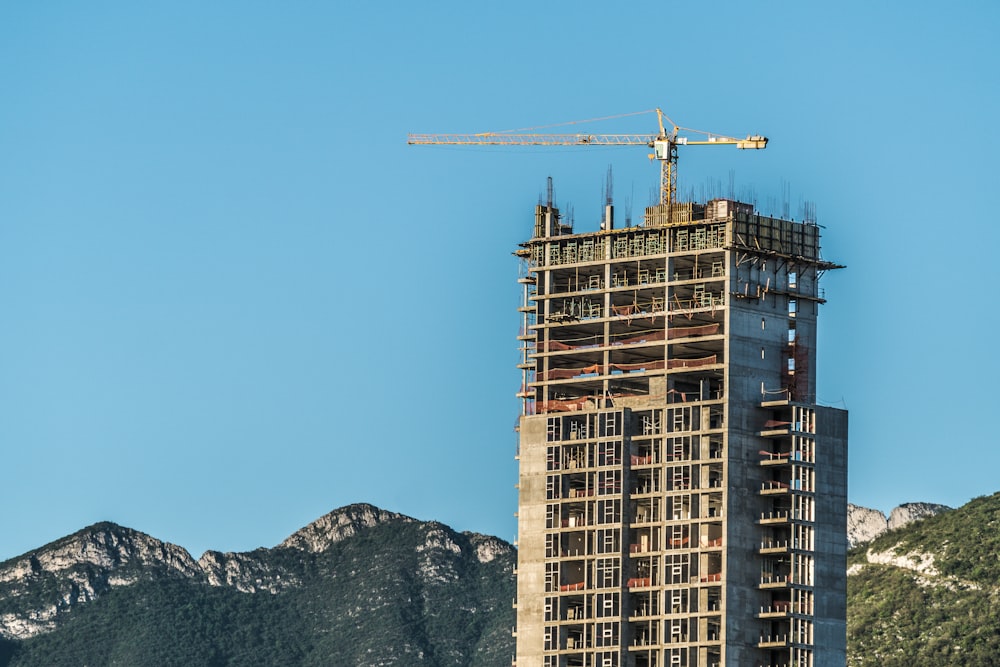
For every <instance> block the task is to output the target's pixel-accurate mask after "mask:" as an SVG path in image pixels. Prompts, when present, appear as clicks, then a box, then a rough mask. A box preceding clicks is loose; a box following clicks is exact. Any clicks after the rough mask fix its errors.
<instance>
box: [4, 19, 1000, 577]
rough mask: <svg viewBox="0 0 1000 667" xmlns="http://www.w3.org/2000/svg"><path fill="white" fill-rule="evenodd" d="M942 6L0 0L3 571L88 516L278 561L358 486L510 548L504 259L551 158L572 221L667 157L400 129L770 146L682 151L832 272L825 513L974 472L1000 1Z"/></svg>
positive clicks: (695, 181) (991, 217)
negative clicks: (840, 444)
mask: <svg viewBox="0 0 1000 667" xmlns="http://www.w3.org/2000/svg"><path fill="white" fill-rule="evenodd" d="M953 4H954V6H949V7H945V5H942V4H941V3H930V2H913V3H868V2H846V3H823V5H822V6H819V5H818V4H817V3H792V2H755V3H737V2H732V3H713V2H707V3H705V2H688V3H670V2H656V3H653V2H637V3H619V4H618V5H616V4H615V3H608V2H600V3H597V2H572V3H570V2H565V3H559V2H553V3H534V2H532V3H527V2H507V3H502V4H496V3H493V4H476V3H471V4H470V3H468V2H433V3H403V2H398V3H348V2H339V3H338V2H282V3H278V2H212V3H206V2H187V1H182V0H174V1H171V2H143V3H135V2H123V1H118V2H100V1H97V2H87V3H82V2H57V1H54V2H45V3H41V2H31V3H4V4H2V5H0V480H2V483H0V560H2V559H5V558H9V557H12V556H15V555H18V554H20V553H23V552H24V551H27V550H29V549H31V548H34V547H37V546H40V545H42V544H44V543H46V542H48V541H50V540H53V539H56V538H58V537H61V536H63V535H65V534H67V533H70V532H72V531H75V530H77V529H79V528H82V527H84V526H86V525H88V524H90V523H93V522H96V521H100V520H111V521H115V522H118V523H121V524H124V525H127V526H130V527H133V528H136V529H139V530H143V531H145V532H148V533H151V534H153V535H155V536H157V537H159V538H162V539H165V540H169V541H172V542H175V543H177V544H180V545H182V546H184V547H186V548H188V549H189V550H190V551H192V552H193V553H194V555H195V556H198V555H199V554H200V553H201V552H202V551H203V550H205V549H209V548H212V549H220V550H246V549H252V548H255V547H258V546H271V545H274V544H276V543H277V542H279V541H280V540H281V539H283V538H284V537H285V536H286V535H288V534H290V533H291V532H293V531H294V530H296V529H297V528H299V527H300V526H303V525H305V524H306V523H308V522H310V521H311V520H313V519H315V518H317V517H319V516H320V515H322V514H324V513H326V512H328V511H330V510H332V509H334V508H336V507H339V506H341V505H346V504H349V503H352V502H362V501H364V502H371V503H374V504H377V505H379V506H382V507H385V508H387V509H390V510H394V511H399V512H403V513H406V514H410V515H413V516H416V517H418V518H421V519H436V520H440V521H443V522H445V523H448V524H450V525H452V526H454V527H456V528H458V529H462V530H476V531H480V532H485V533H491V534H496V535H499V536H500V537H503V538H506V539H512V538H513V537H514V534H515V520H514V518H513V512H514V511H515V510H516V495H515V493H516V492H515V489H514V484H515V483H516V466H515V463H514V461H513V459H512V457H513V454H514V444H515V439H514V433H513V426H514V423H515V419H516V416H517V410H518V406H517V402H516V400H515V398H514V392H515V391H516V389H517V386H518V384H519V377H518V374H517V371H516V369H515V368H514V365H515V363H516V362H517V352H516V342H515V339H514V337H515V335H516V332H517V326H518V322H517V313H516V311H515V308H516V306H517V301H518V292H517V288H516V284H515V279H516V276H517V266H516V263H515V261H514V260H513V258H512V257H511V255H510V253H511V251H512V250H513V249H514V248H515V246H516V244H517V242H518V241H520V240H523V239H524V238H526V237H527V236H528V235H529V234H530V230H531V221H532V211H533V206H534V204H535V203H536V201H537V199H538V196H539V194H540V192H541V191H542V190H543V188H544V185H545V178H546V177H547V176H549V175H552V176H553V177H554V178H555V183H556V193H557V199H558V201H559V203H560V204H562V205H563V206H564V207H565V206H566V205H572V206H573V208H574V210H575V219H576V223H577V228H578V229H581V230H587V229H592V228H594V227H595V226H596V221H597V218H598V215H599V206H600V196H601V186H602V183H603V181H604V177H605V173H606V171H607V168H608V166H609V165H613V167H614V171H615V192H616V198H617V203H618V205H619V210H621V209H622V208H624V207H625V205H626V204H627V203H628V201H629V200H631V203H632V208H633V212H634V215H635V217H636V218H638V217H639V215H640V214H641V211H642V209H643V207H644V206H645V205H646V204H647V203H648V201H649V197H650V191H651V190H652V189H653V188H654V187H655V184H656V178H657V171H656V168H655V167H654V166H652V165H650V164H649V162H648V160H647V159H646V150H645V149H642V148H634V149H628V148H626V149H601V148H591V149H525V150H517V149H456V148H437V147H409V146H407V145H406V133H407V132H408V131H414V132H449V131H459V132H461V131H469V132H475V131H485V130H502V129H510V128H521V127H528V126H538V125H545V124H549V123H555V122H560V121H568V120H575V119H584V118H592V117H597V116H606V115H612V114H618V113H625V112H630V111H638V110H642V109H651V108H653V107H656V106H661V107H663V108H664V110H665V111H666V112H667V113H668V114H669V115H670V116H671V117H672V118H673V119H674V120H675V121H677V122H678V123H679V124H681V125H684V126H687V127H695V128H699V129H707V130H713V131H716V132H721V133H729V134H737V135H739V134H745V133H749V132H759V133H762V134H766V135H767V136H768V137H770V139H771V144H770V145H769V146H768V148H767V150H766V151H747V152H738V151H736V150H728V149H704V150H701V149H694V148H689V149H682V155H681V158H680V184H681V190H682V191H684V190H685V189H687V190H689V191H690V190H694V191H695V192H697V193H700V192H709V191H711V190H712V188H713V185H712V184H719V183H725V184H728V180H729V174H730V171H732V172H733V173H734V177H735V182H736V186H737V190H738V191H747V192H749V191H751V190H752V191H753V193H755V197H756V198H757V200H758V204H759V206H760V207H761V208H764V209H768V208H769V207H771V208H772V209H773V207H774V206H775V205H777V206H778V207H779V208H780V205H781V202H782V200H783V199H786V198H787V199H789V201H790V205H791V212H792V214H793V215H797V211H798V206H799V203H800V202H801V201H803V200H808V201H811V202H815V204H816V206H817V211H818V219H819V222H820V224H822V225H824V226H825V228H826V229H825V237H824V246H823V250H824V254H825V256H826V258H827V259H831V260H834V261H837V262H841V263H844V264H847V265H848V267H849V268H848V269H846V270H844V271H839V272H833V273H830V274H828V275H827V276H826V277H825V279H824V284H825V288H826V294H827V297H828V299H829V304H828V305H826V306H824V309H823V311H822V314H821V323H822V324H821V350H820V354H819V356H820V369H819V387H820V389H819V397H820V399H821V400H822V401H825V402H826V403H828V404H832V405H837V406H846V407H847V408H849V409H850V411H851V416H850V419H851V474H850V498H851V500H852V501H853V502H855V503H859V504H862V505H867V506H872V507H877V508H880V509H883V510H888V509H891V508H892V507H893V506H895V505H896V504H898V503H901V502H906V501H914V500H925V501H933V502H941V503H946V504H950V505H959V504H962V503H964V502H965V501H967V500H968V499H970V498H971V497H973V496H976V495H981V494H985V493H991V492H993V491H996V490H998V488H1000V476H998V475H997V470H1000V448H998V447H997V435H996V433H997V428H996V424H995V422H993V421H992V418H993V417H994V416H995V414H996V413H995V409H996V408H995V406H994V403H995V400H996V397H997V390H996V378H997V377H998V375H1000V369H998V355H997V352H996V348H995V345H994V341H995V340H996V329H995V324H994V323H995V319H996V317H995V316H996V310H997V308H996V306H997V296H996V293H995V291H994V289H993V282H992V280H993V279H991V278H990V276H991V275H993V276H994V277H995V273H996V271H995V268H994V267H995V265H996V260H995V258H994V254H995V253H996V252H997V248H998V247H1000V232H998V231H997V230H998V226H1000V225H998V222H997V220H996V209H997V206H996V201H995V199H994V196H995V194H996V186H995V179H996V174H997V167H996V165H997V162H998V159H1000V146H998V138H997V137H998V132H997V119H998V118H1000V101H998V91H1000V86H998V74H997V72H1000V62H998V61H1000V57H998V54H1000V49H998V48H997V45H996V35H997V34H998V32H1000V20H998V19H1000V9H998V8H1000V5H997V4H995V3H991V2H960V3H953ZM654 122H655V118H654V117H653V116H646V117H629V118H623V119H621V120H620V121H612V122H608V123H602V124H600V125H599V126H596V127H594V128H593V130H594V131H603V132H615V131H622V130H624V131H637V132H652V131H653V130H654V129H655V126H654ZM727 187H728V186H727ZM785 192H788V193H790V194H788V195H786V194H783V193H785ZM775 212H777V211H775ZM483 470H486V471H488V475H486V476H482V475H480V474H479V472H481V471H483ZM468 471H474V472H475V473H476V474H475V475H468V476H467V475H465V473H466V472H468Z"/></svg>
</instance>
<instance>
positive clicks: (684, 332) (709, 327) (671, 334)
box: [667, 324, 719, 339]
mask: <svg viewBox="0 0 1000 667" xmlns="http://www.w3.org/2000/svg"><path fill="white" fill-rule="evenodd" d="M717 333H719V325H718V324H705V325H702V326H700V327H670V328H669V329H667V337H668V338H671V339H673V338H687V337H688V336H711V335H713V334H717Z"/></svg>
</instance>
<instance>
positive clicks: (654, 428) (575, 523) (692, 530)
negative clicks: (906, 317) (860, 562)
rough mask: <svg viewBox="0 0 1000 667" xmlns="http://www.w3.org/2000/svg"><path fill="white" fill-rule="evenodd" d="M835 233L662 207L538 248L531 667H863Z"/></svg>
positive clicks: (528, 601)
mask: <svg viewBox="0 0 1000 667" xmlns="http://www.w3.org/2000/svg"><path fill="white" fill-rule="evenodd" d="M819 241H820V238H819V227H818V226H817V225H816V224H815V223H812V222H793V221H790V220H783V219H777V218H772V217H766V216H763V215H759V214H758V213H756V212H755V211H754V210H753V207H752V206H750V205H748V204H743V203H740V202H735V201H731V200H722V199H717V200H713V201H709V202H707V203H706V204H690V203H688V204H674V205H673V206H672V207H668V206H663V205H661V206H654V207H651V208H649V209H647V211H646V217H645V222H644V224H643V225H641V226H637V227H630V228H626V229H614V224H613V221H612V209H611V207H610V206H609V207H608V211H607V214H606V219H605V221H604V223H603V224H602V229H601V231H597V232H591V233H581V234H575V233H573V229H572V227H571V225H568V224H566V223H565V222H564V221H563V219H561V217H560V214H559V211H558V209H556V208H555V207H554V206H553V203H552V201H551V197H550V201H549V202H548V203H547V204H540V205H539V206H538V207H537V209H536V213H535V228H534V235H533V236H532V238H531V239H530V240H529V241H527V242H525V243H523V244H521V247H520V249H519V250H518V251H517V253H516V254H517V255H518V256H519V257H520V258H521V259H522V262H523V269H524V270H523V272H522V277H521V278H520V282H521V283H522V285H523V288H524V297H523V303H522V305H521V308H520V311H521V314H522V317H523V328H522V331H521V335H520V336H519V340H520V343H521V350H522V359H521V364H520V368H521V369H522V372H523V378H524V382H523V387H522V388H521V392H520V394H519V396H520V398H521V399H522V405H523V410H522V412H523V414H522V416H521V418H520V421H519V449H518V458H519V466H520V473H519V477H520V479H519V489H520V491H519V494H520V497H519V508H518V517H519V518H518V547H519V552H518V566H517V599H516V601H515V605H516V608H517V626H516V628H515V635H516V640H517V654H516V658H515V664H516V665H517V666H518V667H536V666H542V667H555V666H560V667H561V666H584V665H586V666H588V667H668V666H670V667H674V666H683V667H696V666H697V667H708V666H713V665H733V666H735V665H739V666H741V667H745V666H747V665H763V666H777V665H794V666H796V667H807V666H808V667H827V666H834V665H836V666H838V667H842V666H843V665H844V664H845V662H846V655H845V654H846V585H847V584H846V548H847V538H846V529H847V526H846V524H847V413H846V412H844V411H842V410H836V409H832V408H828V407H821V406H818V405H816V318H817V313H818V310H819V306H820V304H822V303H823V302H824V299H823V293H822V292H821V290H820V288H819V278H820V276H821V275H822V274H823V272H825V271H827V270H830V269H835V268H840V267H839V266H838V265H836V264H833V263H831V262H828V261H825V260H823V259H822V258H821V255H820V244H819Z"/></svg>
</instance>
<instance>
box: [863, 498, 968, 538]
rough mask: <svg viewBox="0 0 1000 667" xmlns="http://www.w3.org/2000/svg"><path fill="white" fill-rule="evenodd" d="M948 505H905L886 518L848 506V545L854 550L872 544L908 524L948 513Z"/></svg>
mask: <svg viewBox="0 0 1000 667" xmlns="http://www.w3.org/2000/svg"><path fill="white" fill-rule="evenodd" d="M950 509H951V508H950V507H948V506H947V505H938V504H935V503H903V504H902V505H900V506H899V507H896V508H895V509H893V510H892V512H890V513H889V517H888V518H886V516H885V514H882V512H880V511H879V510H873V509H869V508H868V507H861V506H860V505H852V504H851V503H848V504H847V545H848V546H849V547H850V548H852V549H853V548H854V547H856V546H858V545H859V544H863V543H865V542H871V541H872V540H874V539H875V538H876V537H878V536H879V535H881V534H882V533H884V532H886V531H888V530H895V529H897V528H902V527H903V526H905V525H906V524H908V523H911V522H913V521H916V520H917V519H922V518H924V517H928V516H933V515H935V514H940V513H941V512H947V511H948V510H950Z"/></svg>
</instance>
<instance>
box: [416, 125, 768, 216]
mask: <svg viewBox="0 0 1000 667" xmlns="http://www.w3.org/2000/svg"><path fill="white" fill-rule="evenodd" d="M653 111H654V112H655V113H656V118H657V123H658V126H659V127H658V130H659V131H658V132H657V133H656V134H629V133H619V134H581V133H577V134H552V133H547V134H537V133H532V134H524V133H517V132H482V133H478V134H412V133H411V134H409V135H408V136H407V141H406V143H408V144H410V145H415V146H427V145H450V146H646V147H648V148H652V149H653V152H652V153H651V154H650V155H649V158H650V159H651V160H653V159H655V160H657V161H659V163H660V204H661V205H664V206H666V208H667V210H668V211H669V210H670V209H671V208H672V207H673V204H674V203H675V202H676V201H677V147H678V146H736V147H737V148H739V149H762V148H765V147H766V146H767V137H764V136H761V135H759V134H754V135H747V137H746V138H745V139H737V138H735V137H729V136H724V135H721V134H714V133H711V132H703V131H701V130H692V129H690V128H682V127H679V126H678V125H676V124H674V122H673V121H671V120H670V118H668V117H667V116H666V114H664V113H663V111H662V110H660V109H658V108H657V109H654V110H653ZM640 113H644V112H640ZM626 115H631V114H626ZM664 120H666V121H668V123H669V124H668V125H664ZM668 128H669V129H668ZM682 130H683V131H685V132H689V133H694V134H697V135H703V136H704V137H705V138H704V139H700V140H692V139H690V138H688V137H687V136H681V134H680V132H681V131H682Z"/></svg>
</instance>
